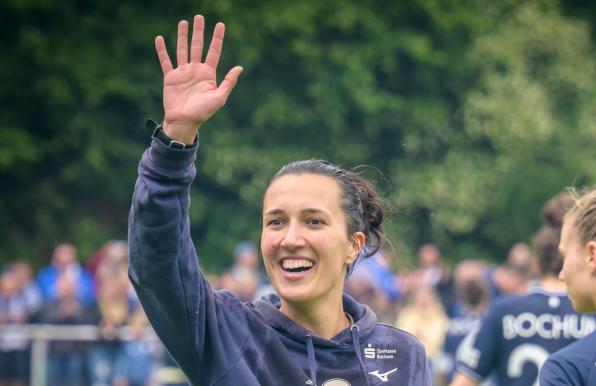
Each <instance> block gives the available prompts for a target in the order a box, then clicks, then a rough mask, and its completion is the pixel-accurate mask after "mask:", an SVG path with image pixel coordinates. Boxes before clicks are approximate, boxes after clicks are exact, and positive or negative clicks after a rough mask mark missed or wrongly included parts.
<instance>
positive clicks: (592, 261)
mask: <svg viewBox="0 0 596 386" xmlns="http://www.w3.org/2000/svg"><path fill="white" fill-rule="evenodd" d="M586 247H587V249H588V256H587V263H588V270H589V271H590V272H591V273H592V274H593V275H594V274H596V241H588V243H587V244H586Z"/></svg>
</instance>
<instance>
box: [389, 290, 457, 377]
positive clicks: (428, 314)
mask: <svg viewBox="0 0 596 386" xmlns="http://www.w3.org/2000/svg"><path fill="white" fill-rule="evenodd" d="M395 326H396V327H397V328H400V329H402V330H404V331H407V332H409V333H410V334H412V335H414V336H415V337H417V338H418V339H419V340H420V341H421V342H422V344H423V345H424V348H425V349H426V356H427V358H429V360H430V364H431V370H432V367H433V362H434V361H435V359H436V356H437V354H438V353H439V350H440V348H441V347H442V346H443V341H444V339H445V330H446V328H447V314H446V313H445V310H444V309H443V305H442V304H441V301H440V299H439V297H438V295H437V293H436V291H435V289H434V288H432V287H429V286H427V285H423V286H420V287H418V288H416V289H415V290H414V292H413V293H412V294H411V295H410V298H409V299H408V302H407V303H406V306H405V307H404V308H403V309H402V310H401V311H400V312H399V315H398V316H397V321H396V322H395Z"/></svg>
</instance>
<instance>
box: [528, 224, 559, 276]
mask: <svg viewBox="0 0 596 386" xmlns="http://www.w3.org/2000/svg"><path fill="white" fill-rule="evenodd" d="M560 238H561V228H558V227H552V226H544V227H542V229H540V230H539V231H538V233H536V235H535V236H534V238H533V239H532V247H533V249H534V254H535V255H536V260H537V262H538V268H539V269H540V272H541V274H543V275H555V276H557V275H558V274H559V272H561V269H562V268H563V260H562V259H561V258H560V256H559V240H560Z"/></svg>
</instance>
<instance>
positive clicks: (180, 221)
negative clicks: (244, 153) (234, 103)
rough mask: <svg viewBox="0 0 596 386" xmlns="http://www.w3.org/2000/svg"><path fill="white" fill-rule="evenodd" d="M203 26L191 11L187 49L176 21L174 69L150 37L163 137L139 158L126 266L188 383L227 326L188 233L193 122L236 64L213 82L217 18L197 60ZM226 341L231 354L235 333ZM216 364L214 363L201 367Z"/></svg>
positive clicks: (211, 109)
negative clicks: (160, 80)
mask: <svg viewBox="0 0 596 386" xmlns="http://www.w3.org/2000/svg"><path fill="white" fill-rule="evenodd" d="M203 30H204V21H203V18H202V17H201V16H196V17H195V18H194V23H193V35H192V42H191V45H190V49H189V47H188V23H187V22H186V21H181V22H180V23H179V25H178V43H177V50H176V58H177V66H176V67H175V68H174V66H173V65H172V62H171V60H170V57H169V55H168V53H167V51H166V48H165V42H164V40H163V38H162V37H161V36H159V37H157V38H156V39H155V47H156V49H157V55H158V57H159V62H160V64H161V68H162V70H163V74H164V89H163V102H164V110H165V118H164V122H163V134H165V136H166V138H165V139H164V138H163V136H161V135H157V137H160V136H161V137H162V139H157V138H156V139H154V140H153V141H152V144H151V147H150V148H149V149H148V150H147V151H146V152H145V154H144V155H143V157H142V159H141V162H140V163H139V177H138V179H137V183H136V185H135V191H134V194H133V200H132V207H131V210H130V214H129V234H128V240H129V260H130V270H129V272H130V277H131V280H132V282H133V285H134V286H135V289H136V291H137V294H138V295H139V299H140V300H141V302H142V304H143V308H144V309H145V311H146V313H147V315H148V317H149V319H150V321H151V323H152V325H153V327H154V329H155V330H156V332H157V333H158V335H159V337H160V339H161V340H162V341H163V342H164V344H165V345H166V347H167V348H168V351H170V353H171V354H172V355H173V356H174V357H175V359H176V361H177V362H178V364H180V366H181V367H182V369H183V370H184V371H185V373H186V375H187V376H188V377H189V379H190V380H191V381H193V382H197V379H199V377H201V378H204V374H202V373H201V372H202V371H203V370H202V369H201V368H200V365H202V364H204V363H205V360H206V357H208V358H207V359H209V360H211V361H216V360H217V359H218V358H217V352H216V350H217V348H216V347H211V346H215V345H217V344H218V342H220V341H221V340H222V339H226V338H228V337H229V334H228V331H227V330H224V329H218V320H219V319H218V318H219V315H220V314H221V310H222V307H220V305H219V304H218V302H216V301H215V300H214V299H215V295H214V294H213V292H212V291H210V288H209V285H208V283H207V281H206V280H205V278H204V277H203V276H202V274H201V272H200V270H199V267H198V262H197V255H196V252H195V249H194V246H193V243H192V240H191V237H190V225H189V224H190V222H189V218H188V209H189V206H190V198H189V192H190V185H191V183H192V181H193V179H194V177H195V166H194V160H195V158H196V150H197V144H195V141H196V137H197V134H198V128H199V127H200V126H201V125H202V124H203V123H205V122H206V121H207V120H208V119H209V118H210V117H211V116H212V115H213V114H214V113H215V112H216V111H217V110H218V109H219V108H221V107H222V106H223V105H224V103H225V101H226V99H227V97H228V95H229V94H230V92H231V91H232V89H233V87H234V85H235V84H236V80H237V78H238V76H239V74H240V72H241V71H242V68H240V67H234V68H233V69H232V70H230V72H229V73H228V75H227V76H226V78H225V79H224V80H223V81H222V82H221V84H220V85H219V86H218V85H217V84H216V69H217V65H218V62H219V57H220V53H221V49H222V43H223V37H224V25H223V24H221V23H218V24H217V25H216V27H215V31H214V34H213V40H212V42H211V45H210V48H209V50H208V52H207V55H206V57H205V60H204V61H202V51H203ZM171 141H175V143H174V144H175V145H176V146H175V147H172V142H171ZM183 145H184V146H183ZM228 325H229V323H228ZM207 336H209V339H206V337H207ZM226 342H228V343H229V344H228V354H229V355H231V356H233V354H234V347H232V346H233V342H235V340H234V339H232V338H230V339H227V340H226ZM210 345H211V346H210ZM218 370H219V369H218V368H217V366H216V365H215V364H213V365H210V366H208V369H207V370H205V371H214V372H215V371H218Z"/></svg>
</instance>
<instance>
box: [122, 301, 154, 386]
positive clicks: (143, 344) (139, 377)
mask: <svg viewBox="0 0 596 386" xmlns="http://www.w3.org/2000/svg"><path fill="white" fill-rule="evenodd" d="M147 324H148V321H147V317H146V316H145V313H144V312H143V310H142V309H141V308H139V309H137V311H135V312H134V313H133V314H132V315H131V316H130V318H129V323H128V326H129V327H130V333H131V340H129V341H126V342H123V343H122V345H121V346H120V350H119V352H118V355H117V358H116V364H115V367H114V383H113V385H114V386H149V380H150V378H151V375H152V373H153V370H154V366H155V358H154V350H153V347H152V345H151V343H149V342H148V341H147V340H145V335H146V333H147Z"/></svg>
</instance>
